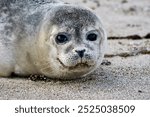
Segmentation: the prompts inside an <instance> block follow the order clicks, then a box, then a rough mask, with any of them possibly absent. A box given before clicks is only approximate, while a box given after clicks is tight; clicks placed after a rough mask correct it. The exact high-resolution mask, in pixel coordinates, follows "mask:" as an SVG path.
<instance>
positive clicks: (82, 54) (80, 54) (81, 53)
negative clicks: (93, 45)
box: [75, 49, 85, 58]
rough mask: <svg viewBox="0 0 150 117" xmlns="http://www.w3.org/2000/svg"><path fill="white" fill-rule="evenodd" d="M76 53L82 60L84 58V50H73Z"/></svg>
mask: <svg viewBox="0 0 150 117" xmlns="http://www.w3.org/2000/svg"><path fill="white" fill-rule="evenodd" d="M75 52H76V53H78V55H79V56H80V57H81V58H82V57H83V56H84V52H85V49H83V50H75Z"/></svg>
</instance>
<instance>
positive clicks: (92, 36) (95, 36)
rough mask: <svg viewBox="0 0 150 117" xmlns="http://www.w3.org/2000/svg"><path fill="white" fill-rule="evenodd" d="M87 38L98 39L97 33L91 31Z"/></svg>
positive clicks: (90, 39)
mask: <svg viewBox="0 0 150 117" xmlns="http://www.w3.org/2000/svg"><path fill="white" fill-rule="evenodd" d="M87 40H89V41H96V40H97V34H95V33H91V34H89V35H88V36H87Z"/></svg>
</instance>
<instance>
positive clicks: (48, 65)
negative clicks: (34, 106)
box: [0, 0, 107, 79]
mask: <svg viewBox="0 0 150 117" xmlns="http://www.w3.org/2000/svg"><path fill="white" fill-rule="evenodd" d="M106 41H107V36H106V32H105V30H104V28H103V26H102V23H101V20H100V18H99V17H98V16H97V15H96V14H95V13H94V12H93V11H92V10H90V9H88V8H84V7H82V6H78V5H72V4H68V3H67V4H66V3H64V2H61V1H58V0H32V1H31V0H1V1H0V76H1V77H8V76H10V75H11V74H12V73H15V74H17V75H19V76H28V75H30V74H42V75H45V76H47V77H50V78H58V79H73V78H78V77H82V76H85V75H87V74H89V73H91V72H92V71H94V70H95V69H96V68H97V67H98V66H99V65H100V64H101V62H102V59H103V57H104V53H105V48H106Z"/></svg>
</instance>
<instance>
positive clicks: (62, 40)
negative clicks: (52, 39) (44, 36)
mask: <svg viewBox="0 0 150 117" xmlns="http://www.w3.org/2000/svg"><path fill="white" fill-rule="evenodd" d="M68 40H69V38H68V36H67V35H65V34H58V35H57V37H56V42H57V43H58V44H59V43H60V44H62V43H66V42H67V41H68Z"/></svg>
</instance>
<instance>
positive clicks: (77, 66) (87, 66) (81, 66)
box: [57, 58, 94, 70]
mask: <svg viewBox="0 0 150 117" xmlns="http://www.w3.org/2000/svg"><path fill="white" fill-rule="evenodd" d="M57 60H58V62H59V63H60V64H61V65H62V66H63V67H64V68H67V69H69V70H74V69H77V68H90V67H92V66H94V65H89V64H88V63H87V62H84V63H78V64H76V65H75V66H66V65H64V63H63V62H62V61H61V60H60V59H59V58H57Z"/></svg>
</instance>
